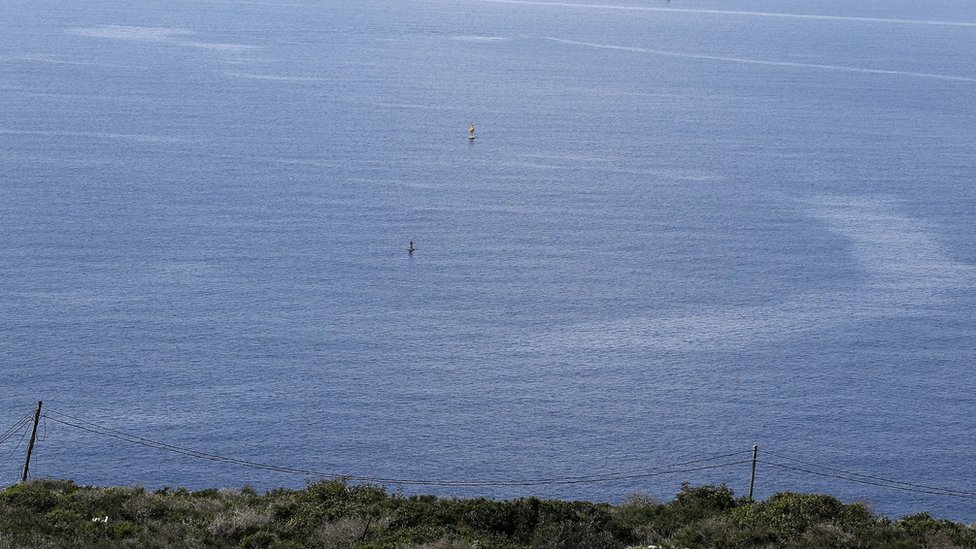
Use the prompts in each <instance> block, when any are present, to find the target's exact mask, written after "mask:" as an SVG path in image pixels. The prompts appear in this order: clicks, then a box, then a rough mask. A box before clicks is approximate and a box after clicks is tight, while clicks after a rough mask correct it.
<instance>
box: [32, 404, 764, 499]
mask: <svg viewBox="0 0 976 549" xmlns="http://www.w3.org/2000/svg"><path fill="white" fill-rule="evenodd" d="M44 417H45V418H48V419H50V420H51V421H54V422H56V423H59V424H62V425H65V426H68V427H73V428H75V429H79V430H82V431H86V432H89V433H92V434H96V435H101V436H106V437H111V438H115V439H118V440H123V441H126V442H129V443H132V444H138V445H142V446H146V447H149V448H155V449H158V450H165V451H168V452H172V453H176V454H180V455H184V456H187V457H192V458H195V459H201V460H207V461H213V462H218V463H227V464H231V465H238V466H242V467H249V468H253V469H261V470H265V471H272V472H278V473H286V474H298V475H305V476H312V477H341V478H345V479H348V480H352V481H357V482H366V483H375V484H394V485H396V484H400V485H418V486H442V487H502V486H539V485H572V484H592V483H601V482H615V481H623V480H637V479H643V478H650V477H654V476H660V475H668V474H679V473H690V472H696V471H704V470H708V469H717V468H723V467H732V466H736V465H742V464H744V463H749V462H750V460H747V459H744V460H738V461H727V462H722V463H717V464H716V463H708V462H714V461H718V460H725V459H728V458H732V457H734V456H738V455H744V454H745V453H746V452H741V451H740V452H733V453H729V454H721V455H715V456H709V457H705V458H699V459H694V460H688V461H684V462H681V463H673V464H668V465H662V466H659V467H656V468H653V469H650V470H645V471H636V472H635V471H632V472H626V473H622V472H615V473H614V472H608V473H602V474H597V475H586V476H566V477H552V478H537V479H521V480H471V481H464V480H443V479H442V480H432V479H402V478H389V477H372V476H359V475H341V474H335V473H326V472H322V471H316V470H312V469H304V468H295V467H285V466H280V465H273V464H267V463H259V462H255V461H249V460H243V459H238V458H232V457H227V456H222V455H218V454H213V453H210V452H203V451H200V450H194V449H192V448H187V447H183V446H176V445H174V444H169V443H165V442H160V441H157V440H152V439H149V438H145V437H141V436H137V435H133V434H130V433H126V432H124V431H119V430H116V429H111V428H109V427H104V426H102V425H98V424H95V423H92V422H90V421H87V420H84V419H81V418H77V417H73V416H69V415H68V414H64V413H60V412H54V411H51V410H48V412H47V413H46V414H45V416H44ZM706 463H708V464H706ZM692 465H694V467H692Z"/></svg>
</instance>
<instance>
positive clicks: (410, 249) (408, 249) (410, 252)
mask: <svg viewBox="0 0 976 549" xmlns="http://www.w3.org/2000/svg"><path fill="white" fill-rule="evenodd" d="M416 249H417V248H414V247H413V240H411V241H410V244H407V253H408V254H412V253H413V251H414V250H416Z"/></svg>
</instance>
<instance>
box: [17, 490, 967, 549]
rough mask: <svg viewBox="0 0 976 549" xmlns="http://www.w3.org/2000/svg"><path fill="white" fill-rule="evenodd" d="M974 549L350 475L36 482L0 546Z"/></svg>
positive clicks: (707, 512)
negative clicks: (258, 482) (401, 487)
mask: <svg viewBox="0 0 976 549" xmlns="http://www.w3.org/2000/svg"><path fill="white" fill-rule="evenodd" d="M648 546H653V547H660V548H664V549H677V548H687V549H696V548H742V549H749V548H771V547H776V548H781V547H782V548H801V547H826V548H831V547H836V548H848V547H852V548H872V547H879V548H881V547H884V548H896V549H922V548H931V549H945V548H957V547H958V548H972V549H976V530H974V529H973V528H972V527H969V526H966V525H962V524H958V523H954V522H950V521H945V520H939V519H936V518H933V517H932V516H931V515H928V514H926V513H921V514H917V515H911V516H908V517H904V518H902V519H900V520H898V521H891V520H889V519H887V518H885V517H879V516H877V515H874V514H873V513H872V512H871V511H870V510H869V509H867V508H866V507H864V506H863V505H860V504H857V503H855V504H844V503H841V502H840V501H838V500H836V499H835V498H832V497H830V496H826V495H811V494H792V493H782V494H776V495H774V496H772V497H770V498H769V499H768V500H766V501H763V502H758V503H754V504H752V503H747V502H745V501H743V500H736V499H735V498H734V494H733V493H732V490H730V489H729V488H728V487H726V486H724V485H721V486H711V485H709V486H697V487H693V486H690V485H687V484H685V485H682V488H681V491H680V492H679V493H678V494H677V496H676V497H675V498H674V500H673V501H671V502H668V503H658V502H656V501H654V500H652V499H650V498H647V497H642V496H634V497H632V498H630V499H628V500H627V501H625V502H624V503H622V504H620V505H616V506H612V505H608V504H594V503H586V502H578V501H557V500H541V499H538V498H523V499H516V500H508V501H495V500H488V499H483V498H478V499H468V500H462V499H454V498H437V497H434V496H401V495H391V494H389V493H387V491H386V490H385V489H384V488H382V487H378V486H371V485H353V484H349V483H348V482H345V481H343V480H342V479H338V480H330V481H323V482H313V483H309V484H308V485H307V486H306V487H305V488H304V489H302V490H274V491H271V492H268V493H265V494H259V493H257V491H255V490H254V489H253V488H249V487H245V488H244V489H241V490H239V491H238V490H215V489H208V490H201V491H197V492H191V491H189V490H186V489H183V488H180V489H176V490H172V489H169V488H164V489H162V490H158V491H156V492H151V491H147V490H145V489H144V488H141V487H130V488H123V487H110V488H92V487H81V486H77V485H75V484H74V483H73V482H71V481H64V480H38V481H32V482H28V483H25V484H17V485H14V486H10V487H8V488H6V489H5V490H3V491H0V549H20V548H27V547H30V548H35V547H37V548H68V547H71V548H82V549H85V548H97V549H101V548H110V547H111V548H116V547H123V548H125V547H133V548H135V547H146V548H150V549H163V548H175V547H180V548H191V549H193V548H221V549H222V548H253V549H260V548H271V547H274V548H284V549H306V548H317V549H318V548H324V549H406V548H414V549H475V548H478V549H624V548H627V547H648Z"/></svg>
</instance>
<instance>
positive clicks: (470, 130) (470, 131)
mask: <svg viewBox="0 0 976 549" xmlns="http://www.w3.org/2000/svg"><path fill="white" fill-rule="evenodd" d="M468 141H474V122H472V123H471V125H470V126H468Z"/></svg>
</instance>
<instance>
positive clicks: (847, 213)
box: [804, 197, 976, 297]
mask: <svg viewBox="0 0 976 549" xmlns="http://www.w3.org/2000/svg"><path fill="white" fill-rule="evenodd" d="M804 204H805V206H806V208H807V211H808V212H809V213H810V214H811V215H813V216H814V217H816V218H817V219H820V220H822V221H823V222H824V223H825V224H826V226H827V228H828V229H829V230H831V231H833V232H835V233H837V234H840V235H843V236H844V237H845V238H847V240H848V241H849V242H850V244H851V249H852V251H853V253H854V254H855V260H856V261H857V264H858V265H859V266H860V267H861V269H862V270H863V272H864V274H865V277H866V278H867V280H868V281H869V282H870V283H871V285H872V286H873V287H875V288H887V289H888V290H890V291H891V292H893V293H903V292H910V293H912V294H913V297H918V295H919V294H920V293H922V292H929V291H931V290H936V289H945V288H960V287H971V286H972V285H973V281H974V280H976V266H973V265H967V264H963V263H960V262H957V261H955V260H953V259H952V258H951V257H950V255H949V253H948V251H947V250H946V249H945V247H944V246H943V245H942V244H941V243H940V242H939V240H938V239H937V238H936V232H935V228H934V227H932V226H931V225H929V224H926V223H924V222H922V221H920V220H917V219H912V218H910V217H908V216H905V215H902V214H900V213H898V208H897V206H896V205H895V204H894V203H892V201H890V200H888V199H886V198H884V197H875V198H850V197H818V198H815V199H810V200H807V201H806V202H805V203H804Z"/></svg>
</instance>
